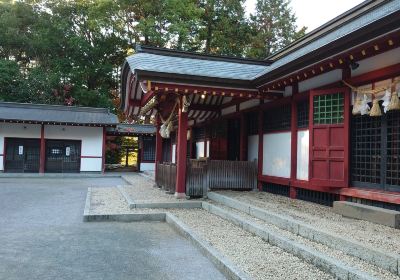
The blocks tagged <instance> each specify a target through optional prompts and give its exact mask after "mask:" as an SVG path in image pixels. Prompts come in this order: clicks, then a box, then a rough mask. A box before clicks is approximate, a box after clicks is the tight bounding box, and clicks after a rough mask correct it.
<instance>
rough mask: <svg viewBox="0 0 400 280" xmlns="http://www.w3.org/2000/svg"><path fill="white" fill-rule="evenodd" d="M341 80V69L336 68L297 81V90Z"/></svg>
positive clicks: (301, 90)
mask: <svg viewBox="0 0 400 280" xmlns="http://www.w3.org/2000/svg"><path fill="white" fill-rule="evenodd" d="M341 80H342V70H341V69H336V70H333V71H330V72H327V73H324V74H321V75H318V76H315V77H312V78H311V79H308V80H305V81H302V82H300V83H299V92H303V91H306V90H310V89H313V88H317V87H321V86H323V85H327V84H331V83H334V82H337V81H341Z"/></svg>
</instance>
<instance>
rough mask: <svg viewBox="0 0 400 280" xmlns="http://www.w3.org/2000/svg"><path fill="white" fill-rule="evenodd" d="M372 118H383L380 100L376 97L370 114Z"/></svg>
mask: <svg viewBox="0 0 400 280" xmlns="http://www.w3.org/2000/svg"><path fill="white" fill-rule="evenodd" d="M369 115H370V116H371V117H380V116H382V111H381V107H380V106H379V100H378V99H376V98H375V97H374V100H372V108H371V111H370V113H369Z"/></svg>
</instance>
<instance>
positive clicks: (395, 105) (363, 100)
mask: <svg viewBox="0 0 400 280" xmlns="http://www.w3.org/2000/svg"><path fill="white" fill-rule="evenodd" d="M399 82H400V79H399V78H397V79H393V80H392V82H391V84H390V85H389V86H387V87H380V88H376V89H359V88H357V87H354V86H352V85H350V84H349V83H347V82H346V81H343V83H344V84H345V85H346V86H348V87H349V88H351V90H352V91H353V92H354V93H356V100H355V102H354V106H353V111H352V114H353V115H359V114H361V115H369V116H371V117H378V116H382V110H381V107H380V105H379V101H381V100H382V101H383V103H382V106H383V111H384V113H387V112H388V111H392V110H400V100H399V95H398V93H397V90H396V85H397V84H398V83H399ZM381 92H385V93H384V94H383V95H382V94H379V93H381ZM371 100H372V108H370V106H369V104H368V103H369V102H371Z"/></svg>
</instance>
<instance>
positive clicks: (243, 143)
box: [240, 112, 248, 161]
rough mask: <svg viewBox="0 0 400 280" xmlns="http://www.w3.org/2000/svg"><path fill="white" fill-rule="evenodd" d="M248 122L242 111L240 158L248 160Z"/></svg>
mask: <svg viewBox="0 0 400 280" xmlns="http://www.w3.org/2000/svg"><path fill="white" fill-rule="evenodd" d="M247 140H248V138H247V122H246V115H245V114H244V113H243V112H242V113H240V160H241V161H246V160H247V145H248V143H247V142H248V141H247Z"/></svg>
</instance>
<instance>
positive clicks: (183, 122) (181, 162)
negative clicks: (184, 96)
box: [176, 102, 188, 194]
mask: <svg viewBox="0 0 400 280" xmlns="http://www.w3.org/2000/svg"><path fill="white" fill-rule="evenodd" d="M181 104H182V102H181ZM187 122H188V113H187V112H183V111H182V108H179V111H178V139H177V140H178V145H177V149H176V151H177V153H178V160H177V164H176V193H178V194H183V193H186V154H187Z"/></svg>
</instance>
